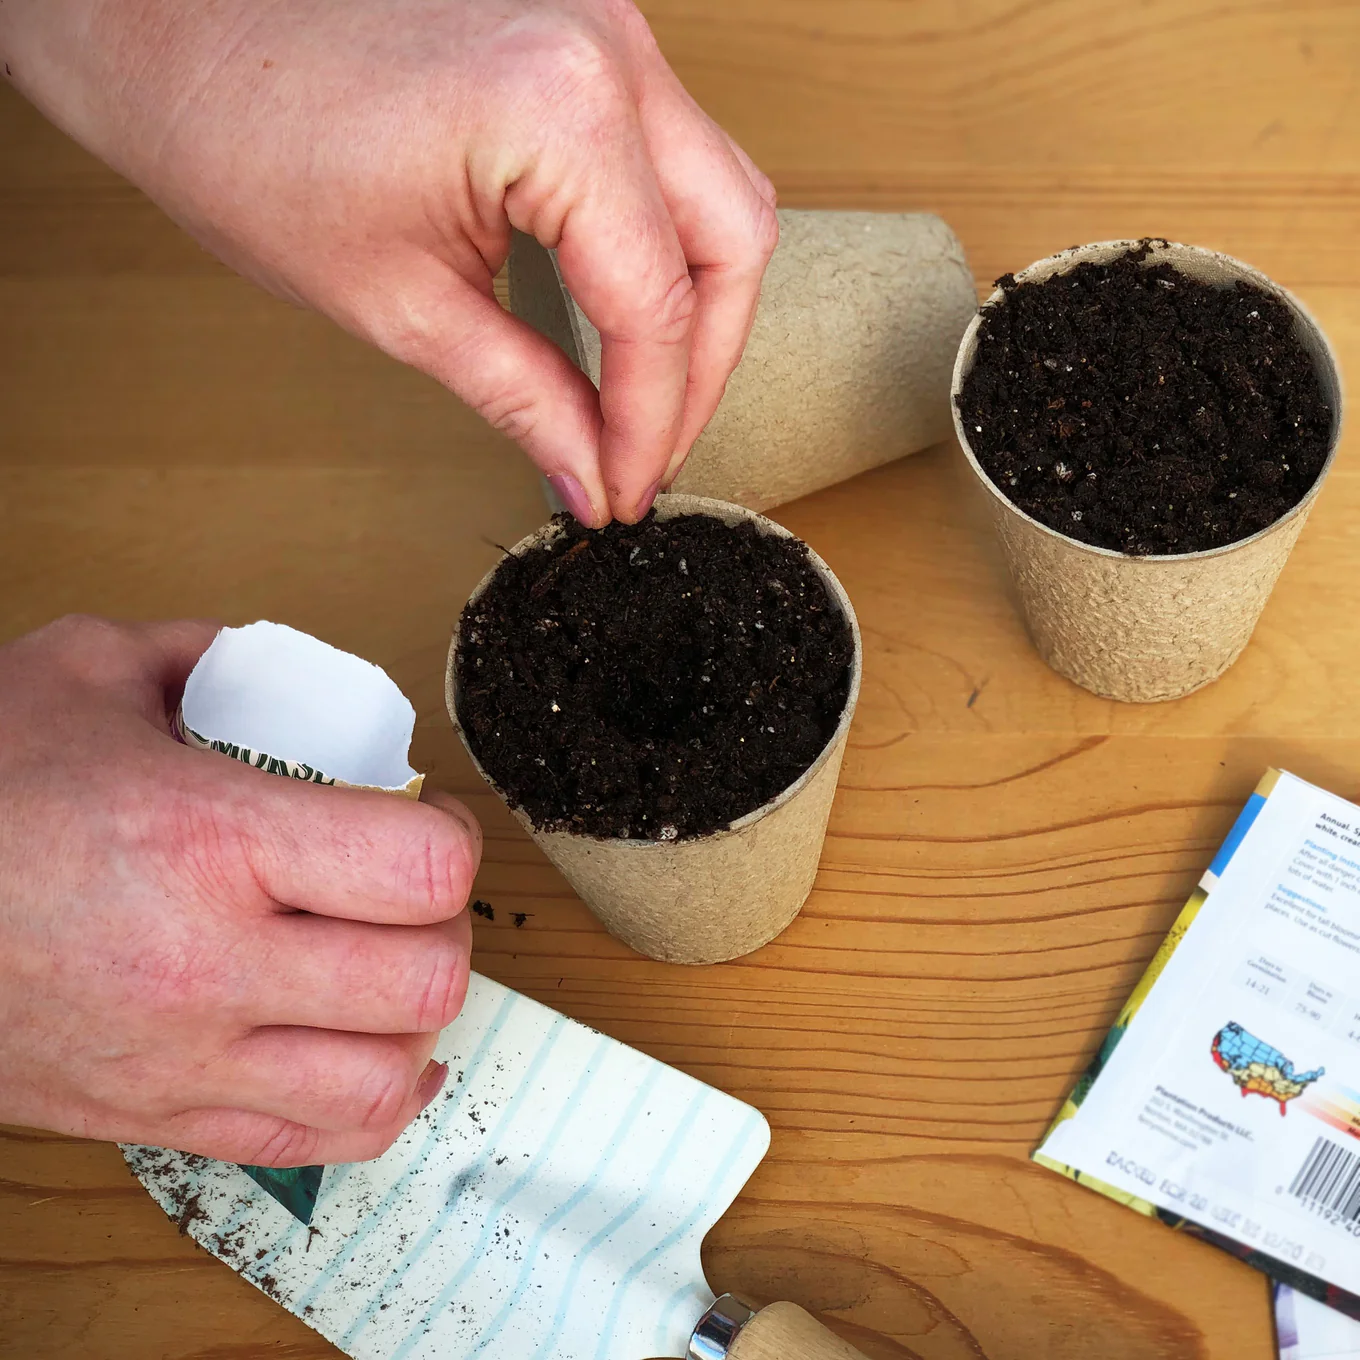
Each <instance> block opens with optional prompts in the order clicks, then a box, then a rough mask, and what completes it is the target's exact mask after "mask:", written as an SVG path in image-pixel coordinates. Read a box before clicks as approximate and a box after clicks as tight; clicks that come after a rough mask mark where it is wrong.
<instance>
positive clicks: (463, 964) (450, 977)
mask: <svg viewBox="0 0 1360 1360" xmlns="http://www.w3.org/2000/svg"><path fill="white" fill-rule="evenodd" d="M467 969H468V960H467V954H466V952H465V951H464V950H463V949H461V948H460V947H459V946H458V945H457V943H456V942H455V941H453V940H449V939H440V941H439V942H438V943H437V944H436V945H434V946H432V947H431V949H430V950H429V957H428V958H427V959H426V961H425V978H424V981H423V985H422V986H421V989H420V999H419V1001H418V1002H417V1005H416V1010H415V1015H414V1017H413V1018H414V1021H415V1023H414V1025H413V1026H412V1029H413V1032H414V1033H417V1034H430V1033H433V1032H434V1031H435V1030H440V1029H443V1028H444V1026H445V1025H447V1024H449V1023H450V1022H451V1021H453V1020H454V1019H455V1018H456V1017H457V1015H458V1012H459V1011H460V1010H461V1009H462V1006H463V995H464V993H465V991H466V990H467Z"/></svg>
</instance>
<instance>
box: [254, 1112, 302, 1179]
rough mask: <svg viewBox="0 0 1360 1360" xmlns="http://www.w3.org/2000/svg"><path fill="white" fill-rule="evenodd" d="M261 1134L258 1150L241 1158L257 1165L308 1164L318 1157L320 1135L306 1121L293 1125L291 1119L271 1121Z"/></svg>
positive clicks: (286, 1165)
mask: <svg viewBox="0 0 1360 1360" xmlns="http://www.w3.org/2000/svg"><path fill="white" fill-rule="evenodd" d="M271 1122H272V1125H273V1126H272V1127H270V1128H267V1129H266V1130H265V1131H264V1132H263V1133H262V1135H261V1136H260V1138H259V1140H258V1142H257V1144H256V1150H254V1151H252V1152H250V1153H249V1155H248V1156H246V1157H244V1158H242V1160H243V1161H247V1162H249V1163H251V1164H252V1165H254V1166H272V1167H279V1168H282V1167H289V1166H307V1165H309V1164H310V1163H311V1162H313V1161H314V1160H315V1158H316V1149H317V1145H318V1142H319V1140H320V1134H319V1133H318V1131H317V1130H316V1129H312V1128H308V1127H307V1126H306V1125H305V1124H294V1123H293V1122H292V1121H291V1120H288V1119H279V1120H276V1121H271Z"/></svg>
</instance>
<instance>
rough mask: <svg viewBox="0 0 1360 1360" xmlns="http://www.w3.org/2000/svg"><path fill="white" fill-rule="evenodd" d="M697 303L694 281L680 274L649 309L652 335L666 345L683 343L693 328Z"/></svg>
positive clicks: (686, 275) (647, 309) (647, 310)
mask: <svg viewBox="0 0 1360 1360" xmlns="http://www.w3.org/2000/svg"><path fill="white" fill-rule="evenodd" d="M698 305H699V299H698V295H697V294H696V293H695V291H694V280H693V279H692V278H690V276H689V275H688V274H687V273H686V274H681V275H680V276H679V277H678V278H676V279H675V280H674V281H673V282H672V283H671V284H670V285H669V286H668V287H667V288H666V290H665V291H664V292H663V293H661V294H660V296H659V297H657V298H656V299H655V301H653V302H652V303H651V304H650V305H649V306H648V307H647V308H646V312H645V315H646V317H647V320H648V321H649V323H650V328H651V333H652V337H653V338H654V339H656V340H659V341H661V342H662V343H664V344H674V345H680V344H684V343H685V342H686V341H687V340H688V339H689V337H690V335H691V334H692V332H693V330H694V318H695V314H696V312H697V309H698Z"/></svg>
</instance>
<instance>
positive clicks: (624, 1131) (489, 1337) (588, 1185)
mask: <svg viewBox="0 0 1360 1360" xmlns="http://www.w3.org/2000/svg"><path fill="white" fill-rule="evenodd" d="M664 1070H665V1069H664V1068H662V1067H660V1066H659V1065H658V1064H655V1063H653V1064H651V1070H650V1071H649V1072H648V1073H647V1079H646V1081H644V1082H643V1083H642V1085H641V1086H640V1087H639V1088H638V1093H637V1095H635V1096H634V1097H633V1103H632V1104H631V1105H629V1107H628V1109H627V1111H626V1112H625V1113H624V1116H623V1118H622V1119H621V1120H620V1121H619V1126H618V1128H616V1129H615V1130H614V1136H613V1137H612V1138H611V1139H610V1140H609V1146H608V1147H606V1148H605V1150H604V1152H603V1154H602V1155H601V1157H600V1160H599V1161H598V1162H596V1163H595V1166H594V1167H593V1168H592V1170H591V1173H590V1175H589V1177H588V1178H587V1179H586V1182H585V1184H583V1185H582V1186H581V1188H580V1189H579V1190H577V1192H576V1193H575V1194H574V1195H572V1197H571V1198H570V1199H569V1200H567V1201H566V1203H565V1204H563V1205H561V1207H559V1208H557V1209H555V1210H554V1211H553V1212H552V1213H551V1214H549V1215H548V1217H547V1218H546V1219H545V1220H544V1222H543V1224H542V1226H541V1227H540V1228H539V1230H538V1232H537V1233H536V1234H535V1235H534V1240H533V1241H532V1242H531V1243H530V1244H529V1249H528V1250H527V1251H526V1252H525V1253H524V1263H523V1264H522V1265H521V1266H520V1270H519V1278H518V1279H517V1280H516V1281H515V1290H514V1293H513V1294H511V1295H510V1298H509V1300H508V1302H506V1303H505V1304H504V1305H503V1306H502V1308H501V1310H500V1312H499V1313H497V1314H496V1316H495V1317H494V1318H492V1320H491V1321H490V1322H489V1323H487V1325H486V1326H485V1327H484V1328H483V1329H482V1332H481V1335H480V1336H478V1337H477V1339H476V1340H475V1341H474V1342H473V1344H472V1347H471V1349H470V1350H469V1351H468V1355H470V1356H471V1355H476V1354H477V1353H478V1352H479V1351H483V1350H485V1349H486V1348H487V1347H488V1346H489V1345H490V1344H491V1343H492V1341H494V1340H496V1339H497V1338H498V1336H499V1334H500V1332H501V1331H502V1330H503V1328H504V1327H505V1324H506V1322H507V1321H508V1320H509V1318H510V1316H511V1314H513V1313H514V1311H515V1309H516V1308H518V1307H519V1302H520V1300H521V1299H522V1298H523V1297H524V1295H525V1293H526V1291H527V1290H528V1288H529V1285H530V1283H531V1281H532V1278H533V1271H534V1265H535V1263H536V1262H537V1260H538V1254H539V1252H540V1251H542V1250H543V1244H544V1242H546V1241H547V1238H548V1234H549V1233H550V1232H552V1230H553V1229H554V1228H555V1227H556V1226H557V1225H558V1224H559V1223H560V1222H561V1221H562V1220H563V1219H564V1218H566V1217H567V1215H568V1214H570V1213H571V1212H572V1210H573V1209H575V1208H576V1206H577V1205H578V1204H580V1203H581V1201H582V1200H583V1199H585V1198H586V1197H587V1196H588V1195H593V1194H594V1193H595V1192H596V1190H597V1189H598V1188H599V1184H600V1178H601V1177H602V1176H603V1175H604V1173H605V1171H606V1170H608V1168H609V1166H610V1164H611V1163H612V1162H613V1160H614V1158H615V1157H616V1156H618V1153H619V1149H620V1148H621V1147H622V1146H623V1144H624V1141H625V1140H626V1139H627V1137H628V1135H629V1133H630V1132H631V1131H632V1128H633V1125H634V1124H635V1123H636V1122H637V1117H638V1115H639V1114H641V1113H642V1110H643V1108H644V1107H645V1106H646V1104H647V1099H648V1097H649V1096H650V1095H651V1093H652V1088H653V1087H654V1086H655V1085H656V1083H657V1081H658V1080H659V1079H660V1077H661V1074H662V1072H663V1071H664Z"/></svg>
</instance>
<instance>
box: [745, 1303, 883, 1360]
mask: <svg viewBox="0 0 1360 1360" xmlns="http://www.w3.org/2000/svg"><path fill="white" fill-rule="evenodd" d="M727 1360H865V1357H864V1354H863V1353H862V1352H861V1351H857V1350H856V1349H855V1348H854V1347H853V1346H852V1345H850V1344H849V1342H846V1341H842V1340H841V1339H840V1337H838V1336H836V1335H834V1334H833V1333H831V1332H829V1331H827V1329H826V1328H825V1327H823V1326H822V1324H821V1323H820V1322H818V1321H817V1319H816V1318H815V1317H813V1316H812V1314H811V1313H805V1312H804V1311H803V1310H802V1309H801V1308H799V1307H798V1305H797V1304H796V1303H772V1304H771V1305H770V1306H769V1307H768V1308H762V1309H761V1310H760V1312H758V1313H757V1314H756V1315H755V1317H753V1318H752V1319H751V1320H750V1322H748V1323H747V1324H746V1325H745V1326H744V1327H743V1328H742V1329H741V1331H740V1332H738V1333H737V1335H736V1337H735V1338H734V1340H733V1342H732V1344H731V1346H730V1347H729V1348H728V1352H727Z"/></svg>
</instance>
